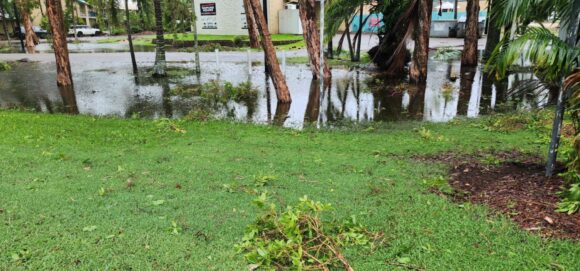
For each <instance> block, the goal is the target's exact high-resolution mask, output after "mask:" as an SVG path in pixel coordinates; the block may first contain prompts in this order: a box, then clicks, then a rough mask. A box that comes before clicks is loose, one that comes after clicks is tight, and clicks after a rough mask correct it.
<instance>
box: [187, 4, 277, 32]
mask: <svg viewBox="0 0 580 271" xmlns="http://www.w3.org/2000/svg"><path fill="white" fill-rule="evenodd" d="M260 1H261V3H262V5H264V3H266V4H267V5H266V9H267V15H268V16H267V17H268V29H269V30H270V33H271V34H277V33H279V28H280V27H279V22H278V21H279V17H278V13H279V11H280V10H283V9H284V8H285V7H284V2H285V1H284V0H265V1H263V0H260ZM195 5H196V6H195V15H196V16H197V18H198V19H197V29H198V33H200V34H207V35H247V34H248V30H247V25H246V13H245V9H244V3H243V1H242V0H201V1H196V3H195Z"/></svg>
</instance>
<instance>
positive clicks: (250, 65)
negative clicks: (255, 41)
mask: <svg viewBox="0 0 580 271" xmlns="http://www.w3.org/2000/svg"><path fill="white" fill-rule="evenodd" d="M248 76H252V51H251V50H250V49H248Z"/></svg>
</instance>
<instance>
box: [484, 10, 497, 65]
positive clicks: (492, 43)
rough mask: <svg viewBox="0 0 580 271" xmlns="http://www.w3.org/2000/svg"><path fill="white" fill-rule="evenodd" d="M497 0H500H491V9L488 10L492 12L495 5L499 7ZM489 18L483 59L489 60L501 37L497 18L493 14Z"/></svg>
mask: <svg viewBox="0 0 580 271" xmlns="http://www.w3.org/2000/svg"><path fill="white" fill-rule="evenodd" d="M497 1H498V0H490V2H491V3H490V5H489V6H490V7H489V9H488V10H489V11H488V12H491V11H492V10H494V9H495V7H497ZM489 18H490V19H489V24H488V27H487V41H486V43H485V51H484V53H483V60H488V59H489V57H491V53H492V52H493V50H494V49H495V47H496V46H497V44H498V43H499V41H500V38H501V29H500V27H499V26H498V25H497V22H496V20H495V18H494V17H493V16H489Z"/></svg>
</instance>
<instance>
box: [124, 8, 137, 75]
mask: <svg viewBox="0 0 580 271" xmlns="http://www.w3.org/2000/svg"><path fill="white" fill-rule="evenodd" d="M125 27H126V28H127V40H128V41H129V52H130V53H131V64H132V65H133V75H135V76H138V75H139V70H138V68H137V60H136V59H135V49H134V48H133V38H132V37H131V21H130V17H129V1H128V0H125Z"/></svg>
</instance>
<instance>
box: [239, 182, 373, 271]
mask: <svg viewBox="0 0 580 271" xmlns="http://www.w3.org/2000/svg"><path fill="white" fill-rule="evenodd" d="M254 204H255V205H256V206H258V208H260V209H261V210H262V213H261V214H260V215H259V216H258V217H257V219H256V220H255V221H254V223H252V224H250V225H248V227H247V229H246V234H245V235H244V237H243V239H242V241H241V242H240V243H239V244H237V245H236V250H237V252H238V253H242V254H244V257H245V259H246V261H247V262H248V263H249V266H248V267H249V269H250V270H256V269H258V270H287V269H290V270H336V269H340V268H341V267H342V268H344V270H353V268H352V267H351V265H350V263H349V262H348V260H347V259H346V258H345V257H344V255H343V254H342V253H341V248H342V247H345V246H354V245H362V246H368V247H374V246H375V245H376V244H377V242H382V239H383V236H384V235H383V234H382V233H373V232H370V231H368V230H366V228H365V227H364V226H362V225H361V224H359V223H357V222H356V219H355V218H354V217H352V218H351V220H349V221H348V222H347V223H343V224H341V225H340V226H325V223H323V221H322V220H321V216H320V215H321V213H322V212H324V211H327V210H329V209H330V208H331V206H330V205H329V204H322V203H320V202H315V201H313V200H310V199H308V198H307V197H306V196H305V197H303V198H301V199H300V202H299V203H298V204H297V205H296V206H288V207H287V208H286V210H284V211H280V212H278V211H277V207H276V205H275V204H273V203H269V202H268V198H267V195H266V194H265V193H263V194H261V195H260V196H259V197H258V198H257V199H255V200H254ZM329 225H337V223H329Z"/></svg>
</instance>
